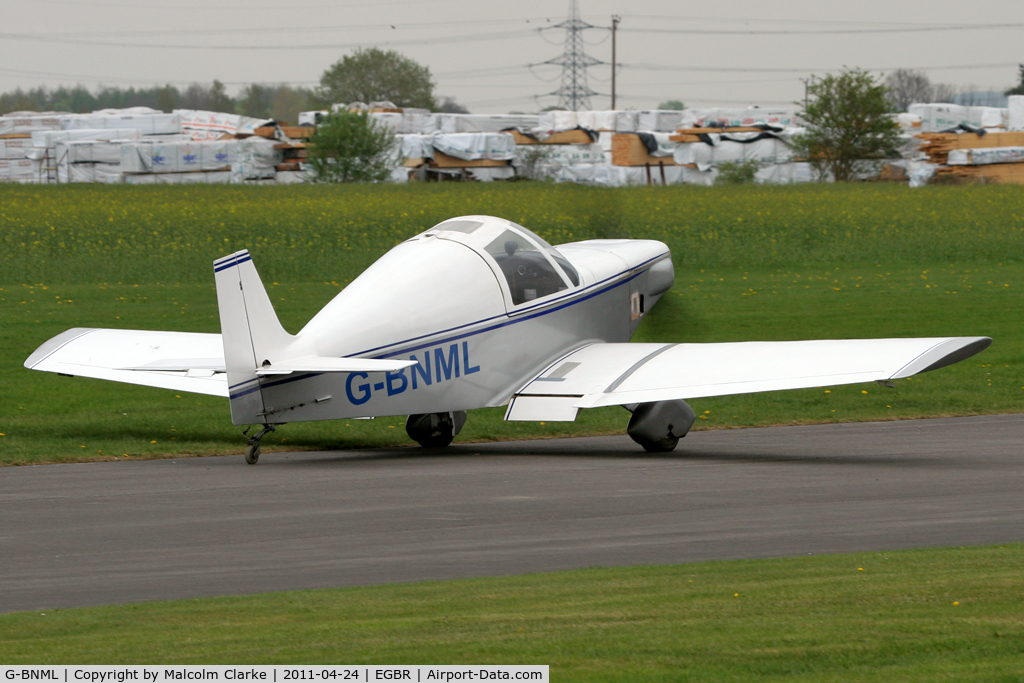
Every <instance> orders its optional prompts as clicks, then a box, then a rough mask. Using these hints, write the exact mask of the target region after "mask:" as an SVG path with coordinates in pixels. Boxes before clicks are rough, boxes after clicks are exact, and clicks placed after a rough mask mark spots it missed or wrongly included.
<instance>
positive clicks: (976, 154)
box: [946, 147, 1024, 166]
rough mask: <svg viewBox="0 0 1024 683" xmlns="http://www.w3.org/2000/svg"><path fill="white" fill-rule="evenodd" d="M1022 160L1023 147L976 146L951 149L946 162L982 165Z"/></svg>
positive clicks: (1016, 162) (1023, 159) (962, 164)
mask: <svg viewBox="0 0 1024 683" xmlns="http://www.w3.org/2000/svg"><path fill="white" fill-rule="evenodd" d="M1021 162H1024V147H978V148H974V149H951V150H949V159H948V161H947V162H946V163H947V164H949V165H950V166H984V165H987V164H1019V163H1021Z"/></svg>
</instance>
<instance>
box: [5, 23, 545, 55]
mask: <svg viewBox="0 0 1024 683" xmlns="http://www.w3.org/2000/svg"><path fill="white" fill-rule="evenodd" d="M535 33H536V29H532V28H529V29H520V30H518V31H497V32H494V33H472V34H467V35H461V36H435V37H432V38H409V39H404V40H386V41H372V40H364V41H359V42H354V43H322V44H316V45H168V44H164V43H129V42H118V41H99V40H83V39H79V38H56V37H49V36H46V35H32V34H25V33H0V39H6V40H22V41H29V42H40V43H58V44H72V45H93V46H100V47H135V48H147V49H153V48H156V49H169V50H228V51H233V50H259V51H261V52H262V51H266V50H337V49H346V48H353V47H363V46H366V45H371V46H375V47H393V46H400V45H435V44H438V43H443V44H446V45H447V44H451V43H472V42H479V41H495V40H506V39H509V38H517V37H522V36H526V35H534V34H535Z"/></svg>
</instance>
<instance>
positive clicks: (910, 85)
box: [885, 69, 933, 111]
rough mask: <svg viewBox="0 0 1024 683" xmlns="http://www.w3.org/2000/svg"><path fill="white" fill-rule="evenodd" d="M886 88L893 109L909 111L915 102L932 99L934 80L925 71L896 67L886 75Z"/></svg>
mask: <svg viewBox="0 0 1024 683" xmlns="http://www.w3.org/2000/svg"><path fill="white" fill-rule="evenodd" d="M885 90H886V94H887V95H888V97H889V102H891V103H892V110H893V111H907V108H908V107H909V106H910V105H911V104H913V103H915V102H925V103H927V102H931V101H932V92H933V88H932V82H931V80H930V79H929V78H928V74H926V73H925V72H923V71H913V70H911V69H896V70H895V71H893V72H892V73H891V74H889V75H888V76H886V77H885Z"/></svg>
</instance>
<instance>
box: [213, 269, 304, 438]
mask: <svg viewBox="0 0 1024 683" xmlns="http://www.w3.org/2000/svg"><path fill="white" fill-rule="evenodd" d="M213 272H214V277H215V280H216V283H217V305H218V307H219V309H220V330H221V339H222V341H223V343H224V362H225V365H226V369H227V376H228V392H229V395H230V397H231V421H232V422H233V423H234V424H254V423H258V422H265V421H266V420H265V417H264V415H263V413H264V406H263V396H262V394H261V393H260V382H259V378H257V377H256V369H257V368H258V367H260V366H262V365H264V364H266V363H273V362H275V361H277V360H280V359H281V357H282V354H283V353H284V352H285V351H286V349H287V348H288V346H289V344H290V343H291V341H292V339H293V337H292V335H290V334H288V333H287V332H286V331H285V329H284V328H283V327H281V323H280V321H278V319H277V313H276V312H275V311H274V306H273V304H271V303H270V297H269V296H267V290H266V289H265V288H264V287H263V283H262V282H261V281H260V276H259V274H258V273H257V272H256V266H255V265H254V264H253V262H252V257H251V256H250V255H249V252H248V251H247V250H242V251H237V252H235V253H234V254H231V255H230V256H225V257H223V258H220V259H217V260H216V261H214V262H213Z"/></svg>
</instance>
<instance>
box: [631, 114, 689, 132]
mask: <svg viewBox="0 0 1024 683" xmlns="http://www.w3.org/2000/svg"><path fill="white" fill-rule="evenodd" d="M682 120H683V112H681V111H677V110H675V109H649V110H646V111H640V112H637V122H636V127H637V130H651V131H657V132H660V133H670V132H673V131H675V130H676V129H677V128H679V127H680V124H681V123H682Z"/></svg>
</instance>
